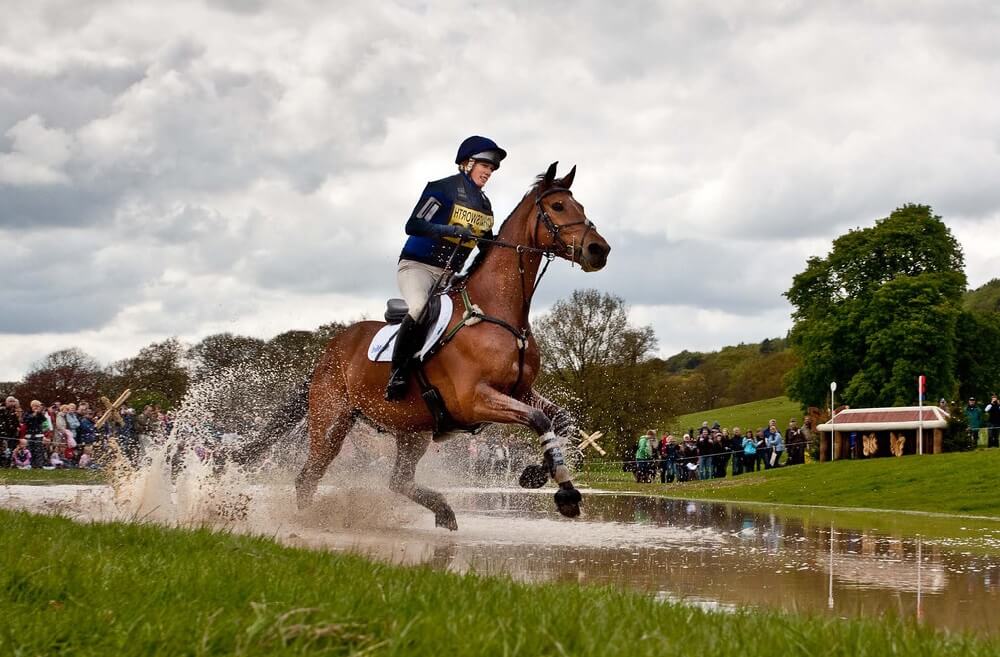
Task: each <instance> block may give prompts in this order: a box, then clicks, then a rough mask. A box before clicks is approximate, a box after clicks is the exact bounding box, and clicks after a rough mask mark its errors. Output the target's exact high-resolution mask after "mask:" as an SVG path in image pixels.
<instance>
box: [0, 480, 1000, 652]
mask: <svg viewBox="0 0 1000 657" xmlns="http://www.w3.org/2000/svg"><path fill="white" fill-rule="evenodd" d="M25 488H29V487H18V486H11V487H5V488H4V489H2V490H0V504H2V505H3V506H15V505H18V501H19V500H20V501H27V502H31V506H34V505H35V504H37V503H38V499H37V497H38V496H40V495H48V496H58V495H59V494H62V495H63V496H64V502H63V506H62V507H60V509H61V511H62V512H63V513H68V514H70V515H75V516H76V517H97V518H100V519H108V518H109V517H114V516H110V515H108V512H107V511H105V512H100V511H95V510H94V509H99V508H100V506H99V505H95V504H94V503H93V501H91V502H90V503H87V504H83V503H81V501H80V493H79V490H74V489H80V488H90V490H92V491H99V490H100V488H99V487H73V486H59V487H46V488H44V489H41V490H39V488H35V489H34V491H33V492H27V491H22V490H20V489H25ZM14 489H18V490H16V491H15V490H14ZM57 489H68V490H67V491H64V492H63V493H59V492H58V490H57ZM274 490H275V489H269V488H265V487H259V488H257V489H254V490H252V491H251V496H252V498H253V499H254V503H255V505H256V506H260V507H261V508H260V509H259V510H257V509H251V512H250V516H249V518H248V519H247V520H246V523H245V526H243V527H236V529H241V528H242V529H246V530H248V531H261V529H260V527H266V528H267V531H266V533H268V534H269V535H272V536H275V537H276V538H278V539H279V540H283V541H285V542H288V543H292V544H296V545H304V546H309V547H315V548H323V549H330V550H348V551H354V552H360V553H363V554H366V555H370V556H373V557H376V558H380V559H386V560H390V561H393V562H396V563H403V564H418V563H423V564H431V565H433V566H435V567H439V568H442V569H448V570H452V571H458V572H467V571H474V572H478V573H483V574H508V575H510V576H512V577H514V578H515V579H518V580H522V581H528V582H540V581H564V582H578V583H581V584H604V585H614V586H620V587H627V588H631V589H637V590H639V591H643V592H647V593H649V594H651V595H654V596H655V597H657V599H662V600H682V601H685V602H687V603H691V604H697V605H700V606H704V607H708V608H713V609H736V608H740V607H745V606H756V607H775V608H782V609H788V610H794V611H806V612H815V613H819V612H823V613H833V614H836V615H838V616H861V617H868V618H875V617H883V616H894V617H899V618H905V619H914V618H916V619H922V620H923V622H925V623H927V624H928V625H932V626H936V627H946V628H954V629H969V630H973V631H977V632H982V633H1000V614H997V613H996V611H997V610H998V609H1000V586H998V582H1000V558H997V557H995V556H978V555H980V554H994V555H995V554H998V553H1000V550H998V549H997V546H998V544H1000V543H998V541H1000V524H995V523H989V522H983V523H979V524H977V525H974V526H973V521H970V528H969V536H968V538H966V539H961V540H956V539H928V538H920V537H917V536H909V535H900V534H898V533H886V532H879V531H873V530H867V529H857V528H855V527H854V526H851V525H849V524H848V523H837V524H836V525H833V524H829V521H824V522H823V523H819V522H813V521H810V520H808V519H802V518H796V517H786V516H783V515H781V514H779V513H776V512H773V511H769V510H766V509H762V508H761V507H740V506H737V505H733V504H713V503H703V502H691V501H681V500H666V499H658V498H648V497H641V496H630V495H618V494H614V495H613V494H597V493H594V492H591V493H590V494H589V495H588V496H587V497H586V499H585V515H584V517H583V518H581V519H579V520H576V521H574V520H567V519H565V518H562V517H560V516H559V515H558V513H557V512H556V511H555V509H554V505H553V504H552V499H551V491H540V492H523V491H511V490H500V489H498V490H465V489H462V490H455V489H453V490H450V491H448V493H447V495H448V498H449V500H451V502H452V504H453V505H454V506H455V509H456V512H457V515H458V521H459V526H460V530H459V531H458V532H455V533H450V532H444V531H441V530H439V529H436V528H434V527H433V521H432V519H431V518H430V514H427V513H425V512H423V511H422V510H420V511H416V510H414V511H413V513H408V512H407V513H404V514H402V515H393V516H391V518H392V520H391V521H384V522H376V523H374V524H370V525H359V524H356V523H354V521H352V523H354V524H352V523H348V524H346V525H345V524H343V523H340V524H338V522H336V521H330V520H329V519H324V518H322V516H317V515H309V514H296V513H294V512H289V511H288V510H287V509H288V508H289V507H288V506H287V505H286V500H285V498H282V497H280V496H279V495H278V494H277V493H275V492H274ZM3 491H6V496H5V494H4V492H3ZM93 494H94V495H97V493H96V492H95V493H93ZM269 495H270V496H271V498H273V499H274V500H275V501H273V502H272V508H271V509H270V510H268V511H267V512H265V510H264V509H265V508H266V507H267V504H268V500H269V497H268V496H269ZM370 496H371V498H372V499H373V500H377V501H378V503H384V502H383V500H385V497H386V496H385V493H383V492H382V491H381V490H378V491H373V492H371V493H370ZM32 497H34V498H36V499H34V501H33V502H32V500H31V498H32ZM338 500H339V498H337V495H336V494H335V493H333V492H332V491H331V490H329V489H328V490H326V491H323V490H321V500H320V506H323V505H324V504H325V505H326V506H327V507H329V508H333V507H335V506H336V505H337V504H338ZM392 503H393V504H400V505H402V504H405V503H402V502H400V501H399V500H398V499H394V500H392ZM83 507H86V509H87V512H84V511H83ZM275 508H280V509H281V512H280V513H279V514H277V515H276V514H274V513H273V512H274V509H275ZM414 508H415V507H414ZM102 513H103V514H104V515H103V517H102ZM255 513H259V514H260V516H259V517H255ZM117 517H120V515H119V516H117ZM276 517H277V518H279V520H275V518H276ZM852 522H853V523H854V524H855V525H857V524H859V521H857V520H856V516H854V517H853V518H852ZM975 527H979V529H975ZM983 547H985V548H987V549H981V548H983Z"/></svg>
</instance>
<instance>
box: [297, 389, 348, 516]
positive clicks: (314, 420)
mask: <svg viewBox="0 0 1000 657" xmlns="http://www.w3.org/2000/svg"><path fill="white" fill-rule="evenodd" d="M310 406H311V407H310V409H309V456H308V457H307V458H306V462H305V465H303V466H302V471H301V472H299V475H298V476H297V477H296V478H295V493H296V499H297V502H298V507H299V509H304V508H306V507H307V506H309V505H310V504H311V503H312V499H313V496H314V495H315V494H316V487H317V486H319V480H320V479H322V478H323V473H325V472H326V469H327V468H328V467H329V466H330V463H331V462H332V461H333V459H335V458H337V454H339V453H340V448H341V447H342V446H343V444H344V438H345V437H346V436H347V432H348V431H350V430H351V426H352V425H353V424H354V416H353V415H352V414H351V410H350V409H349V408H347V407H346V405H344V404H334V405H329V404H323V405H317V406H316V407H313V405H310Z"/></svg>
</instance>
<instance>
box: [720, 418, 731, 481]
mask: <svg viewBox="0 0 1000 657" xmlns="http://www.w3.org/2000/svg"><path fill="white" fill-rule="evenodd" d="M721 437H722V439H721V440H720V441H719V447H718V449H719V460H721V461H722V463H721V464H720V468H721V469H720V474H719V475H718V476H719V477H725V476H726V470H728V469H729V459H730V457H731V454H730V453H729V429H723V430H722V434H721Z"/></svg>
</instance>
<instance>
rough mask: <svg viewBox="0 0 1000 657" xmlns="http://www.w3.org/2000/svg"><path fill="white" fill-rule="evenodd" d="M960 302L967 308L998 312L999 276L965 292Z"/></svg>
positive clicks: (999, 299)
mask: <svg viewBox="0 0 1000 657" xmlns="http://www.w3.org/2000/svg"><path fill="white" fill-rule="evenodd" d="M962 303H963V304H964V305H965V307H966V308H967V309H968V310H979V311H983V312H1000V278H994V279H993V280H992V281H990V282H989V283H984V284H983V285H980V286H979V287H977V288H976V289H975V290H969V291H968V292H966V293H965V298H964V299H963V300H962Z"/></svg>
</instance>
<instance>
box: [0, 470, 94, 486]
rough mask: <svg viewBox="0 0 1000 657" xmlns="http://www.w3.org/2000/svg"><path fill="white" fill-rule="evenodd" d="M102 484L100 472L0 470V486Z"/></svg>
mask: <svg viewBox="0 0 1000 657" xmlns="http://www.w3.org/2000/svg"><path fill="white" fill-rule="evenodd" d="M102 483H104V475H103V473H102V472H101V471H100V470H87V469H84V470H80V469H78V468H66V469H63V470H17V469H15V468H0V486H7V485H19V486H24V485H38V486H48V485H51V484H102Z"/></svg>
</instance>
